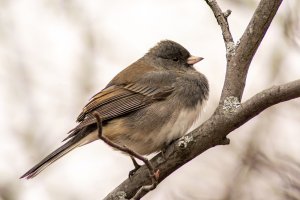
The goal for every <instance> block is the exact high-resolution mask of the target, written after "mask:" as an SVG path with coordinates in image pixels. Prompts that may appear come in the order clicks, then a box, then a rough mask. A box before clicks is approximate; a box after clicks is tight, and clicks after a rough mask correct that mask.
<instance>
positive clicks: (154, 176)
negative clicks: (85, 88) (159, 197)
mask: <svg viewBox="0 0 300 200" xmlns="http://www.w3.org/2000/svg"><path fill="white" fill-rule="evenodd" d="M93 115H94V117H95V118H96V120H97V128H98V137H99V139H101V140H102V141H103V142H105V143H106V144H108V145H109V146H111V147H113V148H116V149H118V150H120V151H123V152H125V153H127V154H129V155H130V156H132V157H135V158H137V159H139V160H141V161H143V162H144V163H145V165H146V166H147V168H148V170H149V173H150V178H151V182H152V183H151V185H143V186H141V188H140V189H139V190H138V191H137V193H136V194H135V196H134V197H132V198H131V199H132V200H136V199H140V198H141V195H143V194H144V193H147V192H149V191H151V190H153V189H155V187H156V185H157V180H158V178H159V170H157V171H155V170H154V168H153V166H152V164H151V162H150V161H149V160H148V159H147V158H145V157H143V156H141V155H140V154H138V153H136V152H135V151H133V150H131V149H129V148H127V147H125V146H120V145H118V144H116V143H114V142H112V141H110V140H109V139H108V138H106V137H105V136H103V134H102V120H101V117H100V115H99V113H97V112H94V113H93Z"/></svg>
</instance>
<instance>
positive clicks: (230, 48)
mask: <svg viewBox="0 0 300 200" xmlns="http://www.w3.org/2000/svg"><path fill="white" fill-rule="evenodd" d="M235 50H236V45H235V44H234V42H228V43H226V55H227V57H228V56H229V57H232V56H233V55H234V54H235Z"/></svg>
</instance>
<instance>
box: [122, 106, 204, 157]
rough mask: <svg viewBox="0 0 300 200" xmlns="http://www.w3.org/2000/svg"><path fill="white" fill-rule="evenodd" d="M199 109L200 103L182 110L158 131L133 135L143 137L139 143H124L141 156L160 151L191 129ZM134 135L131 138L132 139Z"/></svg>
mask: <svg viewBox="0 0 300 200" xmlns="http://www.w3.org/2000/svg"><path fill="white" fill-rule="evenodd" d="M201 108H202V106H201V103H198V104H197V105H196V106H195V107H194V108H189V109H182V110H181V111H180V112H179V114H177V116H176V117H174V118H173V120H170V121H169V122H168V123H165V124H164V125H163V126H162V127H161V128H160V129H157V130H154V131H152V132H150V133H135V134H136V135H138V136H139V135H143V138H140V141H137V142H131V141H126V142H125V141H124V142H125V143H127V145H128V146H129V147H131V148H132V149H133V150H134V151H136V152H138V153H140V154H143V155H146V154H151V153H153V152H157V151H160V150H161V149H163V148H164V147H165V146H166V145H168V144H170V143H171V142H172V141H173V140H175V139H178V138H180V137H181V136H183V135H184V134H185V133H186V132H187V131H188V130H189V128H191V126H192V125H193V123H194V122H195V121H196V119H197V118H198V116H199V114H200V112H201ZM154 126H155V125H154ZM135 134H133V135H132V136H133V137H134V135H135Z"/></svg>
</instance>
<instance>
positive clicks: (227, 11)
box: [223, 10, 232, 19]
mask: <svg viewBox="0 0 300 200" xmlns="http://www.w3.org/2000/svg"><path fill="white" fill-rule="evenodd" d="M231 12H232V11H231V10H226V11H225V12H223V15H224V17H225V18H226V19H227V18H228V17H229V15H230V14H231Z"/></svg>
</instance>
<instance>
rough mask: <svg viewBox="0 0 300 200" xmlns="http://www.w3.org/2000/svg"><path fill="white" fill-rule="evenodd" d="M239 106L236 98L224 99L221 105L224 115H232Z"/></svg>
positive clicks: (239, 103)
mask: <svg viewBox="0 0 300 200" xmlns="http://www.w3.org/2000/svg"><path fill="white" fill-rule="evenodd" d="M240 106H241V102H240V101H239V99H238V98H237V97H234V96H229V97H226V98H225V100H224V104H223V110H224V111H225V112H226V113H234V112H236V110H237V109H238V108H239V107H240Z"/></svg>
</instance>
